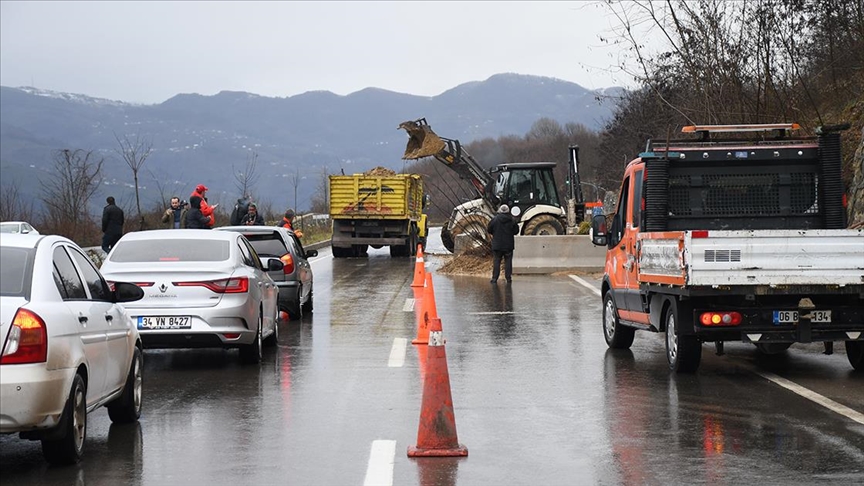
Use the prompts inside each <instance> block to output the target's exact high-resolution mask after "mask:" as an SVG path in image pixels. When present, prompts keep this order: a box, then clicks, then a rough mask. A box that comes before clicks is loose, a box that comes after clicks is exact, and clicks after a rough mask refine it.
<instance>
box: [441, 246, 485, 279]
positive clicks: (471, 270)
mask: <svg viewBox="0 0 864 486" xmlns="http://www.w3.org/2000/svg"><path fill="white" fill-rule="evenodd" d="M435 271H436V272H437V273H440V274H443V275H491V274H492V254H491V253H489V252H488V251H486V250H482V249H474V250H467V251H465V252H463V253H460V254H458V255H455V256H452V257H449V258H447V259H446V261H445V262H444V263H443V264H442V265H441V266H440V267H438V268H437V269H436V270H435Z"/></svg>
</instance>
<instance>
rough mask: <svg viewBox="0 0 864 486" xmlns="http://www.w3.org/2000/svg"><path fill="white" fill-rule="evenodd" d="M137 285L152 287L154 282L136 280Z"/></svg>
mask: <svg viewBox="0 0 864 486" xmlns="http://www.w3.org/2000/svg"><path fill="white" fill-rule="evenodd" d="M135 285H137V286H139V287H152V286H153V282H135Z"/></svg>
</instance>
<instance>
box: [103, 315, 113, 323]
mask: <svg viewBox="0 0 864 486" xmlns="http://www.w3.org/2000/svg"><path fill="white" fill-rule="evenodd" d="M105 320H106V321H108V322H111V321H113V320H114V316H112V315H111V314H105Z"/></svg>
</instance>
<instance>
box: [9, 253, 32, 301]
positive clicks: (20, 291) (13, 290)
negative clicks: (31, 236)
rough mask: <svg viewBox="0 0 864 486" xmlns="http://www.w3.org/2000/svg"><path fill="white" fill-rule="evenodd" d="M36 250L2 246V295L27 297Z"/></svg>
mask: <svg viewBox="0 0 864 486" xmlns="http://www.w3.org/2000/svg"><path fill="white" fill-rule="evenodd" d="M34 252H35V250H30V249H27V248H10V247H5V246H4V247H0V295H8V296H14V297H25V296H26V295H27V294H28V293H29V290H30V276H31V275H32V270H33V269H32V267H33V254H34Z"/></svg>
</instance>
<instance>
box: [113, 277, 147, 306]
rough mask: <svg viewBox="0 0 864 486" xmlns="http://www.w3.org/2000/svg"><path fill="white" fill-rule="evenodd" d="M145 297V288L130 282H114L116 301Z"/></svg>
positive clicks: (131, 300) (130, 300)
mask: <svg viewBox="0 0 864 486" xmlns="http://www.w3.org/2000/svg"><path fill="white" fill-rule="evenodd" d="M143 298H144V290H143V289H142V288H141V287H139V286H137V285H135V284H134V283H129V282H114V302H135V301H136V300H141V299H143Z"/></svg>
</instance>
